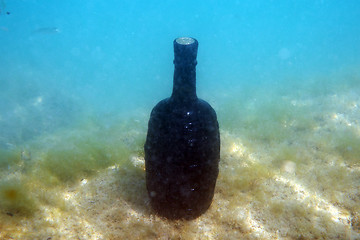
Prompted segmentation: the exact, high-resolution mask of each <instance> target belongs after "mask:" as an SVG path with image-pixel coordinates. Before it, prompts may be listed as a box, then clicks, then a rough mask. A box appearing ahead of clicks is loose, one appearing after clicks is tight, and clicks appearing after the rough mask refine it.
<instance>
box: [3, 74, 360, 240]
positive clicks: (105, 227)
mask: <svg viewBox="0 0 360 240" xmlns="http://www.w3.org/2000/svg"><path fill="white" fill-rule="evenodd" d="M354 79H357V80H359V78H358V75H356V76H355V77H354ZM337 82H340V81H337ZM341 82H342V84H341V87H339V85H336V84H335V83H336V82H335V83H334V86H333V87H332V89H330V90H329V89H327V90H326V91H325V90H323V89H322V87H321V82H319V81H316V82H314V83H312V85H311V83H308V84H309V85H302V86H297V89H299V92H294V91H288V89H291V87H290V86H283V88H279V89H277V90H274V92H269V91H268V90H267V89H262V90H261V89H260V90H258V91H257V92H256V93H254V92H252V95H250V94H248V95H246V94H244V95H241V94H240V96H239V97H238V96H235V95H231V96H226V97H223V98H221V97H219V98H218V99H217V101H214V102H216V103H215V104H214V105H213V106H214V108H215V109H216V110H217V112H218V116H219V123H220V130H221V144H222V145H221V160H220V166H219V167H220V173H219V178H218V182H217V186H216V189H215V195H214V199H213V203H212V205H211V207H210V209H209V210H208V211H207V212H206V213H205V214H203V215H202V216H200V217H199V218H197V219H195V220H192V221H183V220H177V221H171V220H167V219H165V218H162V217H159V216H157V215H156V214H155V213H154V212H153V211H152V210H151V208H150V203H149V198H148V196H147V193H146V187H145V169H144V168H145V165H144V153H143V150H142V146H143V144H144V141H145V136H146V127H147V126H146V124H147V118H148V112H147V111H148V110H149V109H147V110H143V111H138V113H137V114H135V115H134V116H133V117H131V118H130V117H129V118H121V117H118V118H117V117H115V118H116V119H115V121H112V123H111V124H104V123H103V122H102V121H101V120H96V118H90V119H89V118H86V119H87V120H84V121H83V122H81V123H79V124H77V125H73V126H68V127H65V128H59V129H58V130H57V131H53V132H50V133H46V134H42V135H38V136H36V137H35V138H33V139H31V140H29V141H26V142H24V143H23V144H18V145H16V146H14V147H12V148H7V149H2V150H1V152H0V176H1V177H0V238H1V239H49V238H51V239H74V238H79V239H360V123H359V119H360V96H359V94H358V92H359V90H360V85H359V82H360V81H353V80H351V81H350V80H349V79H347V78H346V79H342V81H341ZM330 86H331V85H330ZM306 89H311V91H305V90H306ZM139 112H140V113H139Z"/></svg>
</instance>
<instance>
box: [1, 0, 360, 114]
mask: <svg viewBox="0 0 360 240" xmlns="http://www.w3.org/2000/svg"><path fill="white" fill-rule="evenodd" d="M2 2H3V3H5V9H4V10H3V9H1V10H2V12H3V14H2V15H0V27H1V30H0V44H1V48H0V63H1V65H0V72H1V75H0V82H1V98H2V99H1V100H2V103H1V105H0V106H1V113H2V115H3V114H5V115H6V112H7V111H11V108H13V107H14V105H16V104H17V103H18V102H17V101H25V102H26V101H28V100H29V101H31V98H33V97H37V96H43V95H44V96H45V95H46V96H49V97H53V96H55V95H56V96H58V98H59V100H57V101H59V104H61V98H64V99H71V100H69V101H73V104H75V105H76V107H77V108H83V107H85V106H86V107H88V108H91V109H92V110H93V111H95V112H109V111H110V112H112V111H115V112H117V111H120V112H122V111H125V112H126V111H128V110H129V109H130V110H131V109H134V108H141V107H150V106H152V105H153V104H154V103H156V102H157V101H158V100H160V99H162V98H164V97H167V96H169V95H170V93H171V87H172V71H173V65H172V59H173V50H172V41H173V39H174V38H176V37H179V36H192V37H195V38H197V39H198V41H199V43H200V47H199V54H198V63H199V64H198V68H197V71H198V72H197V73H198V74H197V76H198V84H197V85H198V92H199V96H201V97H202V98H205V99H209V98H211V96H212V95H214V94H215V93H216V92H219V91H222V92H227V91H228V90H229V89H234V88H236V89H238V88H239V89H241V88H244V86H245V85H253V86H256V87H259V88H261V87H262V86H263V84H264V83H267V84H269V86H271V85H273V84H281V83H282V81H289V77H292V78H293V80H292V81H296V78H298V77H299V76H300V77H301V79H300V80H301V81H303V79H304V78H306V77H308V76H313V75H329V74H333V72H334V71H341V70H342V69H344V68H348V67H356V66H358V65H359V62H360V44H359V42H360V18H359V15H360V4H359V2H358V1H355V0H354V1H345V2H341V3H340V2H338V1H312V0H309V1H256V2H254V1H227V2H226V3H221V2H219V1H177V2H176V1H87V2H84V1H76V0H75V1H60V2H59V1H34V0H32V1H20V0H18V1H17V0H13V1H11V0H8V1H6V0H3V1H2ZM3 5H4V4H3ZM4 11H9V12H10V14H9V15H6V14H4ZM41 28H56V29H57V30H58V31H50V30H49V32H46V31H45V32H37V31H38V30H39V29H41ZM300 80H299V81H300ZM4 96H5V97H4ZM59 96H62V97H59ZM9 102H10V104H9ZM44 103H46V99H44ZM70 110H71V109H70ZM70 110H69V111H70ZM4 112H5V113H4ZM59 117H60V116H59Z"/></svg>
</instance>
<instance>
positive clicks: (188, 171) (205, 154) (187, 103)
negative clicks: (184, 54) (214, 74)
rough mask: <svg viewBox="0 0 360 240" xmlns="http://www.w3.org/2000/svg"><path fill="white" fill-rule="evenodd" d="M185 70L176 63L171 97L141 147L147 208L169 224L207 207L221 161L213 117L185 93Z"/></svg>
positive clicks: (188, 91) (192, 69)
mask: <svg viewBox="0 0 360 240" xmlns="http://www.w3.org/2000/svg"><path fill="white" fill-rule="evenodd" d="M175 44H176V43H175ZM196 50H197V49H196ZM175 54H176V53H175ZM195 57H196V55H195ZM175 59H176V57H175ZM195 65H196V62H195ZM183 67H184V66H180V67H179V66H178V68H177V66H176V62H175V74H174V89H173V94H172V96H171V97H170V98H167V99H164V100H162V101H161V102H159V103H158V104H157V105H156V106H155V107H154V109H153V110H152V112H151V116H150V120H149V126H148V134H147V138H146V143H145V146H144V149H145V166H146V186H147V190H148V194H149V197H150V202H151V206H152V207H153V209H154V210H155V211H156V212H157V213H159V214H160V215H162V216H165V217H168V218H172V219H176V218H187V219H192V218H195V217H197V216H199V215H200V214H202V213H203V212H205V211H206V210H207V209H208V208H209V206H210V204H211V202H212V198H213V195H214V189H215V185H216V179H217V176H218V172H219V168H218V164H219V159H220V135H219V125H218V122H217V117H216V113H215V111H214V110H213V108H212V107H211V106H210V105H209V104H208V103H206V102H205V101H203V100H201V99H198V98H197V97H196V92H195V91H194V89H189V88H195V82H193V83H191V84H189V81H195V79H194V77H195V66H190V67H189V66H186V67H185V69H183ZM188 67H189V68H188ZM188 75H192V76H188ZM179 84H180V86H179ZM176 88H177V89H176ZM179 89H180V90H179ZM178 90H179V91H180V92H178V93H180V95H179V94H178V93H176V91H178ZM181 94H182V95H181ZM194 94H195V95H194Z"/></svg>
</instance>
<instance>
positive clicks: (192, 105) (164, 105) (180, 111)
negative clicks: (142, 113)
mask: <svg viewBox="0 0 360 240" xmlns="http://www.w3.org/2000/svg"><path fill="white" fill-rule="evenodd" d="M151 115H152V116H154V115H169V116H170V115H177V116H188V117H190V115H192V116H194V115H204V116H208V117H210V118H214V119H216V118H217V116H216V112H215V110H214V109H213V108H212V107H211V105H210V104H209V103H208V102H206V101H205V100H203V99H200V98H197V99H196V100H194V101H192V102H187V103H183V102H177V101H173V100H172V99H171V98H166V99H163V100H161V101H160V102H159V103H158V104H156V106H155V107H154V108H153V110H152V112H151Z"/></svg>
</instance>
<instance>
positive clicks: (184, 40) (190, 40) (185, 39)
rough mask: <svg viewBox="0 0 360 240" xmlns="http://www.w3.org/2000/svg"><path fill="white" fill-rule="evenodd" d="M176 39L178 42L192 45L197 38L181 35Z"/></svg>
mask: <svg viewBox="0 0 360 240" xmlns="http://www.w3.org/2000/svg"><path fill="white" fill-rule="evenodd" d="M175 41H176V43H178V44H181V45H190V44H193V43H194V42H195V39H193V38H191V37H179V38H177V39H175Z"/></svg>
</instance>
